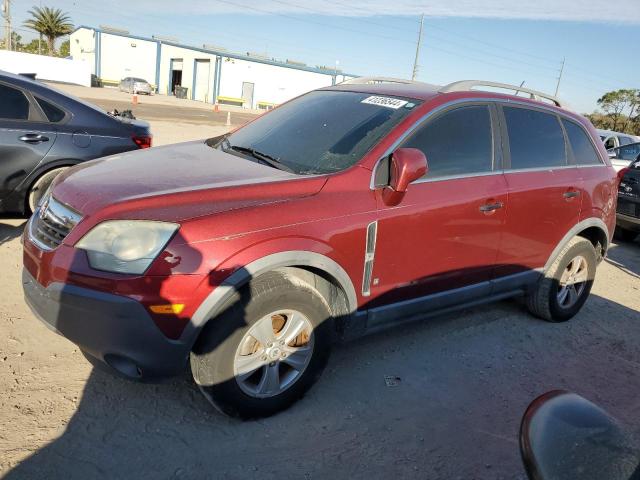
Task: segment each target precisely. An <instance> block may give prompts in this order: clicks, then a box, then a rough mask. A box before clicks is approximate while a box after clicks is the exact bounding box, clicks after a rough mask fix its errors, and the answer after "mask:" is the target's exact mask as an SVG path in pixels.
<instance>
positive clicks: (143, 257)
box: [76, 220, 179, 274]
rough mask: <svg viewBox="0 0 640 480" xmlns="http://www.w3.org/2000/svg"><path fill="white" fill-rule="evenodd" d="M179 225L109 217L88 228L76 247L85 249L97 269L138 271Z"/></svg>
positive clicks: (91, 263)
mask: <svg viewBox="0 0 640 480" xmlns="http://www.w3.org/2000/svg"><path fill="white" fill-rule="evenodd" d="M178 228H179V225H176V224H175V223H166V222H153V221H147V220H109V221H106V222H102V223H100V224H99V225H97V226H96V227H94V228H93V229H91V230H90V231H89V232H88V233H87V234H86V235H85V236H84V237H82V238H81V239H80V241H79V242H78V243H77V244H76V248H80V249H82V250H86V252H87V255H88V257H89V264H90V265H91V267H92V268H95V269H96V270H105V271H107V272H118V273H133V274H141V273H144V272H145V270H146V269H147V268H149V265H151V262H153V260H154V259H155V258H156V257H157V256H158V254H159V253H160V252H161V251H162V249H163V248H164V247H165V246H166V245H167V243H168V242H169V239H170V238H171V236H172V235H173V234H174V233H175V231H176V230H177V229H178Z"/></svg>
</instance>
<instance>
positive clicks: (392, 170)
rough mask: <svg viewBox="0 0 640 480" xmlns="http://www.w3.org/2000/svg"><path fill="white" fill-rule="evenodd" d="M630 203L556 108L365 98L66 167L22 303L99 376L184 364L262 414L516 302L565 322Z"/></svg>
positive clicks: (381, 94) (393, 85)
mask: <svg viewBox="0 0 640 480" xmlns="http://www.w3.org/2000/svg"><path fill="white" fill-rule="evenodd" d="M484 86H489V87H500V88H508V89H512V90H519V91H520V92H521V93H522V92H526V93H528V96H529V98H524V97H521V96H514V95H506V94H499V93H493V92H487V91H479V90H477V87H484ZM132 155H134V156H135V157H132ZM616 192H617V185H616V172H615V170H614V169H613V168H612V167H611V165H610V162H609V159H608V156H607V152H606V151H605V150H604V147H603V145H602V142H600V141H599V139H598V135H597V133H596V132H595V130H594V129H593V127H592V126H591V124H590V123H589V122H588V121H587V120H585V119H584V118H583V117H581V116H579V115H576V114H574V113H571V112H569V111H567V110H565V109H563V108H562V106H561V105H560V102H559V101H557V100H556V99H554V98H552V97H547V96H545V95H544V94H541V93H539V92H534V91H531V90H525V89H522V88H520V89H518V87H510V86H505V85H500V84H490V83H487V82H457V83H454V84H451V85H448V86H446V87H435V86H430V85H427V84H419V83H415V82H403V81H393V82H390V81H388V80H385V81H381V80H380V79H378V80H375V79H364V80H363V79H358V80H357V81H354V82H347V83H343V84H341V85H337V86H334V87H330V88H323V89H320V90H316V91H313V92H310V93H308V94H306V95H303V96H301V97H298V98H296V99H294V100H292V101H290V102H288V103H286V104H284V105H282V106H280V107H279V108H277V109H275V110H273V111H271V112H269V113H268V114H265V115H263V116H261V117H258V118H257V119H256V120H254V121H253V122H251V123H249V124H247V125H245V126H243V127H242V128H240V129H238V130H236V131H234V132H232V133H230V134H227V135H225V136H222V137H217V138H212V139H209V140H207V141H196V142H189V143H183V144H179V145H171V146H166V147H161V148H154V149H150V150H147V151H143V152H137V153H134V154H122V155H116V156H112V157H108V158H104V159H100V160H96V161H93V162H90V163H86V164H83V165H79V166H77V167H74V168H72V169H69V170H68V171H66V172H65V173H63V174H62V175H61V176H59V177H58V178H57V179H56V181H55V182H54V184H53V186H52V187H51V188H50V190H49V192H47V194H46V195H45V197H44V199H43V202H42V203H41V204H40V206H39V208H38V210H37V211H36V213H35V214H34V215H33V217H32V218H31V220H30V221H29V223H28V225H27V228H26V232H25V235H24V273H23V276H24V278H23V283H24V291H25V296H26V301H27V302H28V304H29V305H30V307H31V308H32V310H33V311H34V312H35V313H36V314H37V315H38V316H39V317H40V318H41V319H42V320H43V321H44V322H45V323H46V324H48V325H49V326H50V327H52V328H53V329H54V330H56V331H57V332H59V333H60V334H62V335H64V336H65V337H67V338H68V339H69V340H71V341H72V342H74V343H76V344H77V345H79V347H80V348H81V349H82V351H83V352H84V353H85V354H86V356H87V358H88V359H90V360H91V361H92V362H94V363H95V364H96V365H102V366H108V367H110V369H111V370H115V371H117V372H119V373H120V374H122V375H124V376H126V377H129V378H133V379H142V378H154V377H163V376H167V375H172V374H178V373H180V372H181V371H183V369H184V368H185V366H186V365H187V364H188V363H189V362H190V364H191V370H192V372H193V377H194V379H195V382H196V383H197V384H198V386H199V387H200V389H201V390H202V392H203V393H204V394H205V395H206V397H207V398H208V399H209V400H210V401H211V402H212V403H213V404H214V405H215V406H216V407H218V408H219V409H221V410H222V411H224V412H226V413H227V414H230V415H235V416H239V417H243V418H248V417H259V416H265V415H270V414H272V413H274V412H276V411H279V410H281V409H283V408H285V407H287V406H288V405H289V404H291V403H292V402H293V401H295V400H296V399H298V398H299V397H301V396H302V395H303V393H304V392H305V391H306V390H307V389H308V388H309V387H310V386H311V384H312V383H313V382H314V381H315V380H316V379H317V378H318V376H319V375H320V373H321V371H322V369H323V367H324V366H325V364H326V362H327V358H328V354H329V349H330V346H331V344H332V342H334V341H335V340H337V339H345V338H352V337H354V336H358V335H361V334H364V333H369V332H375V331H379V330H381V329H383V328H386V327H388V326H391V325H397V324H401V323H403V322H406V321H409V320H413V319H417V318H424V317H427V316H431V315H435V314H440V313H443V312H447V311H451V310H456V309H460V308H465V307H469V306H472V305H477V304H479V303H485V302H490V301H494V300H499V299H504V298H507V297H514V296H518V295H522V296H524V297H525V298H526V300H527V305H528V308H529V310H530V311H531V312H532V313H533V314H534V315H536V316H538V317H540V318H542V319H545V320H548V321H552V322H560V321H565V320H568V319H569V318H571V317H573V316H574V315H575V314H576V313H577V312H578V311H579V310H580V308H581V307H582V305H583V304H584V302H585V300H586V299H587V296H588V295H589V291H590V289H591V285H592V283H593V278H594V275H595V270H596V265H597V264H598V263H599V261H600V260H602V258H603V256H604V255H605V253H606V251H607V247H608V245H609V239H610V237H611V235H612V233H613V229H614V225H615V211H616Z"/></svg>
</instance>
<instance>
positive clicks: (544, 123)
mask: <svg viewBox="0 0 640 480" xmlns="http://www.w3.org/2000/svg"><path fill="white" fill-rule="evenodd" d="M501 112H502V116H501V119H502V122H503V129H502V132H503V138H504V139H505V142H504V147H505V148H504V149H505V171H504V173H505V178H506V181H507V185H508V192H509V208H508V209H507V212H506V226H505V229H504V234H503V240H502V244H501V248H500V254H499V257H498V267H497V269H496V277H498V278H499V277H505V276H507V275H512V274H518V273H529V274H531V275H532V277H533V278H535V276H536V275H537V274H536V270H538V271H539V270H540V269H541V268H542V267H544V266H545V264H546V263H547V260H548V259H549V257H550V255H551V253H552V252H553V250H554V249H555V248H556V246H557V245H558V244H559V243H560V241H561V240H562V238H563V237H564V236H565V235H566V234H567V233H568V232H569V230H570V229H571V228H572V227H573V226H574V225H576V224H577V223H578V222H579V219H580V209H581V200H582V197H583V193H584V189H583V181H582V179H581V178H580V174H579V172H578V169H577V167H576V165H574V164H571V163H570V161H569V157H568V148H567V144H566V141H565V134H564V130H563V127H562V124H561V121H560V118H559V116H558V115H557V114H556V113H555V112H553V111H551V110H546V109H538V108H533V107H529V106H524V105H509V106H507V105H503V106H501Z"/></svg>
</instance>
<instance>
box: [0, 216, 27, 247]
mask: <svg viewBox="0 0 640 480" xmlns="http://www.w3.org/2000/svg"><path fill="white" fill-rule="evenodd" d="M23 220H24V217H20V216H17V215H16V216H6V215H5V216H3V218H1V219H0V245H2V244H3V243H6V242H10V241H11V240H13V239H14V238H18V237H19V236H20V235H22V232H23V231H24V226H25V223H26V222H25V221H23Z"/></svg>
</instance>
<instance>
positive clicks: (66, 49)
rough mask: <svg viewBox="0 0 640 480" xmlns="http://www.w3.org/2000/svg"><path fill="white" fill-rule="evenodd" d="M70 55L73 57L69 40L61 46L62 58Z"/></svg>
mask: <svg viewBox="0 0 640 480" xmlns="http://www.w3.org/2000/svg"><path fill="white" fill-rule="evenodd" d="M69 55H71V42H70V41H69V40H65V41H64V42H62V44H61V45H60V56H61V57H68V56H69Z"/></svg>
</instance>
